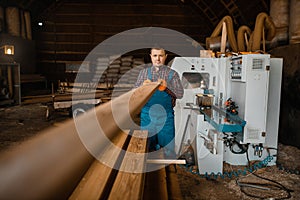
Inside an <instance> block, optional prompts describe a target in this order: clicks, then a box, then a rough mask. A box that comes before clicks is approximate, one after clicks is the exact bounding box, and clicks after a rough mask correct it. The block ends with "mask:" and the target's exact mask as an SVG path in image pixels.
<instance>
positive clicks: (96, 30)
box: [34, 0, 210, 79]
mask: <svg viewBox="0 0 300 200" xmlns="http://www.w3.org/2000/svg"><path fill="white" fill-rule="evenodd" d="M103 2H104V3H103ZM116 2H122V3H116ZM39 20H41V21H43V22H44V26H42V27H39V28H38V29H36V30H35V34H36V35H35V37H36V42H37V60H38V64H37V68H38V71H39V72H40V73H43V74H46V75H48V77H49V79H56V78H60V79H61V78H63V72H64V64H65V63H69V62H73V61H83V60H84V59H85V57H86V56H87V54H88V53H89V52H90V51H91V50H92V49H93V48H94V47H95V46H96V45H98V44H99V43H101V42H102V41H104V40H105V39H107V38H109V37H111V36H113V35H115V34H117V33H120V32H122V31H125V30H129V29H133V28H139V27H150V26H151V27H163V28H169V29H173V30H176V31H179V32H181V33H183V34H186V35H189V36H190V37H192V38H193V39H194V40H196V41H198V42H200V41H202V42H203V41H205V37H206V36H207V35H209V34H210V33H208V30H207V33H206V31H205V30H203V29H202V27H203V26H202V24H204V21H203V20H204V19H202V18H200V16H199V15H198V14H197V13H196V12H195V11H194V10H193V9H192V8H191V7H189V6H185V5H183V4H180V3H178V2H177V1H176V0H163V1H158V0H152V1H128V0H127V1H85V0H81V1H80V0H72V1H71V0H69V1H59V2H58V3H56V4H55V5H53V6H52V7H50V8H49V9H48V10H47V11H46V12H45V13H44V14H43V15H42V16H41V18H40V19H39ZM34 23H37V22H34ZM200 32H201V33H200ZM201 34H202V35H201ZM140 53H143V52H140ZM147 53H148V52H147Z"/></svg>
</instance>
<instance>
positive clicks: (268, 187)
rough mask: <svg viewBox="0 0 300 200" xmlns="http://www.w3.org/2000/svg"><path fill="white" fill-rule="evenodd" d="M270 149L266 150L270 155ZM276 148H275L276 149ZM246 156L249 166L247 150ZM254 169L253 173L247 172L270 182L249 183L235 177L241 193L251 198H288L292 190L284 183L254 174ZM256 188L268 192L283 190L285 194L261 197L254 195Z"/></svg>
mask: <svg viewBox="0 0 300 200" xmlns="http://www.w3.org/2000/svg"><path fill="white" fill-rule="evenodd" d="M270 149H274V148H270ZM270 149H267V150H268V153H269V156H270V151H269V150H270ZM276 150H277V149H276ZM246 156H247V161H248V167H250V160H249V156H248V151H247V152H246ZM255 172H256V171H253V173H251V174H249V175H253V176H255V177H257V178H260V179H262V180H265V181H268V182H271V183H250V182H240V181H239V178H237V179H236V183H237V185H238V186H239V187H240V190H241V192H242V193H244V194H245V195H247V196H249V197H252V198H258V199H267V198H269V199H278V200H279V199H289V198H290V197H291V196H292V195H291V192H293V190H290V189H288V188H286V187H285V186H284V185H282V184H281V183H279V182H277V181H274V180H271V179H269V178H265V177H262V176H259V175H257V174H255ZM246 188H248V190H249V188H251V189H252V190H256V191H253V192H252V193H250V192H247V189H246ZM257 190H261V191H262V190H264V191H268V194H269V193H270V192H272V191H275V190H283V191H284V192H285V194H286V195H285V196H284V197H278V198H275V197H270V195H269V197H266V196H267V194H266V196H264V197H262V196H259V195H255V193H257Z"/></svg>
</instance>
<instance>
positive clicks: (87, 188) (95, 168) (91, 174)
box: [69, 132, 128, 200]
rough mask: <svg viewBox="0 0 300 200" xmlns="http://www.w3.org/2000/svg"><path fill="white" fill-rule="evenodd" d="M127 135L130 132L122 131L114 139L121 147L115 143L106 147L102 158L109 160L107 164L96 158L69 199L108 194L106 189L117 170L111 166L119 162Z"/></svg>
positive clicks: (101, 196)
mask: <svg viewBox="0 0 300 200" xmlns="http://www.w3.org/2000/svg"><path fill="white" fill-rule="evenodd" d="M127 136H128V132H127V133H123V132H121V133H120V134H119V135H118V136H117V137H115V138H114V139H113V141H112V142H113V143H115V145H116V146H117V147H119V148H115V146H114V144H111V145H109V146H108V147H107V148H106V150H105V151H104V153H103V154H102V157H101V160H105V161H107V163H106V164H107V165H105V164H103V163H101V162H100V161H98V160H95V161H94V162H93V164H92V165H91V167H90V168H89V170H88V171H87V172H86V174H85V175H84V177H83V178H82V179H81V181H80V183H79V184H78V186H77V187H76V189H75V190H74V192H73V193H72V195H71V196H70V198H69V199H71V200H72V199H77V200H80V199H83V200H85V199H90V200H93V199H100V198H103V195H106V194H107V192H106V191H105V190H106V188H107V187H109V185H108V184H109V182H110V179H111V177H112V176H113V173H114V172H115V170H114V169H113V168H111V167H109V166H115V165H116V164H117V163H118V162H119V159H120V158H119V156H120V153H121V148H122V147H124V145H125V143H126V142H125V141H126V138H127ZM111 184H112V183H111Z"/></svg>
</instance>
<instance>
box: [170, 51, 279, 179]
mask: <svg viewBox="0 0 300 200" xmlns="http://www.w3.org/2000/svg"><path fill="white" fill-rule="evenodd" d="M171 68H172V69H174V70H175V71H177V72H178V74H179V76H180V78H181V80H182V84H183V87H184V96H183V98H182V99H178V100H177V102H176V106H175V108H174V110H175V130H176V133H175V150H176V153H177V154H178V155H181V154H182V153H183V149H184V148H183V147H184V146H185V145H186V144H187V143H188V142H189V141H192V144H193V147H194V149H195V158H196V161H197V162H196V163H197V165H198V168H199V172H200V174H205V173H219V172H221V173H222V172H223V162H226V163H229V164H231V165H247V164H248V161H253V160H257V161H261V160H263V159H265V158H266V157H267V156H268V155H275V154H276V153H277V152H276V150H277V138H278V124H279V111H280V110H279V109H280V91H281V74H282V59H281V58H271V57H270V55H269V54H236V55H233V56H231V57H220V58H201V57H176V58H174V60H173V61H172V65H171ZM275 162H276V157H274V159H273V160H272V161H271V162H269V165H274V164H275Z"/></svg>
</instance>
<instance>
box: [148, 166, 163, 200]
mask: <svg viewBox="0 0 300 200" xmlns="http://www.w3.org/2000/svg"><path fill="white" fill-rule="evenodd" d="M166 177H167V176H166V170H165V168H164V167H162V168H161V169H159V170H156V171H152V172H148V173H147V174H146V181H145V190H144V196H143V200H153V199H159V200H168V190H167V179H166Z"/></svg>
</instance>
